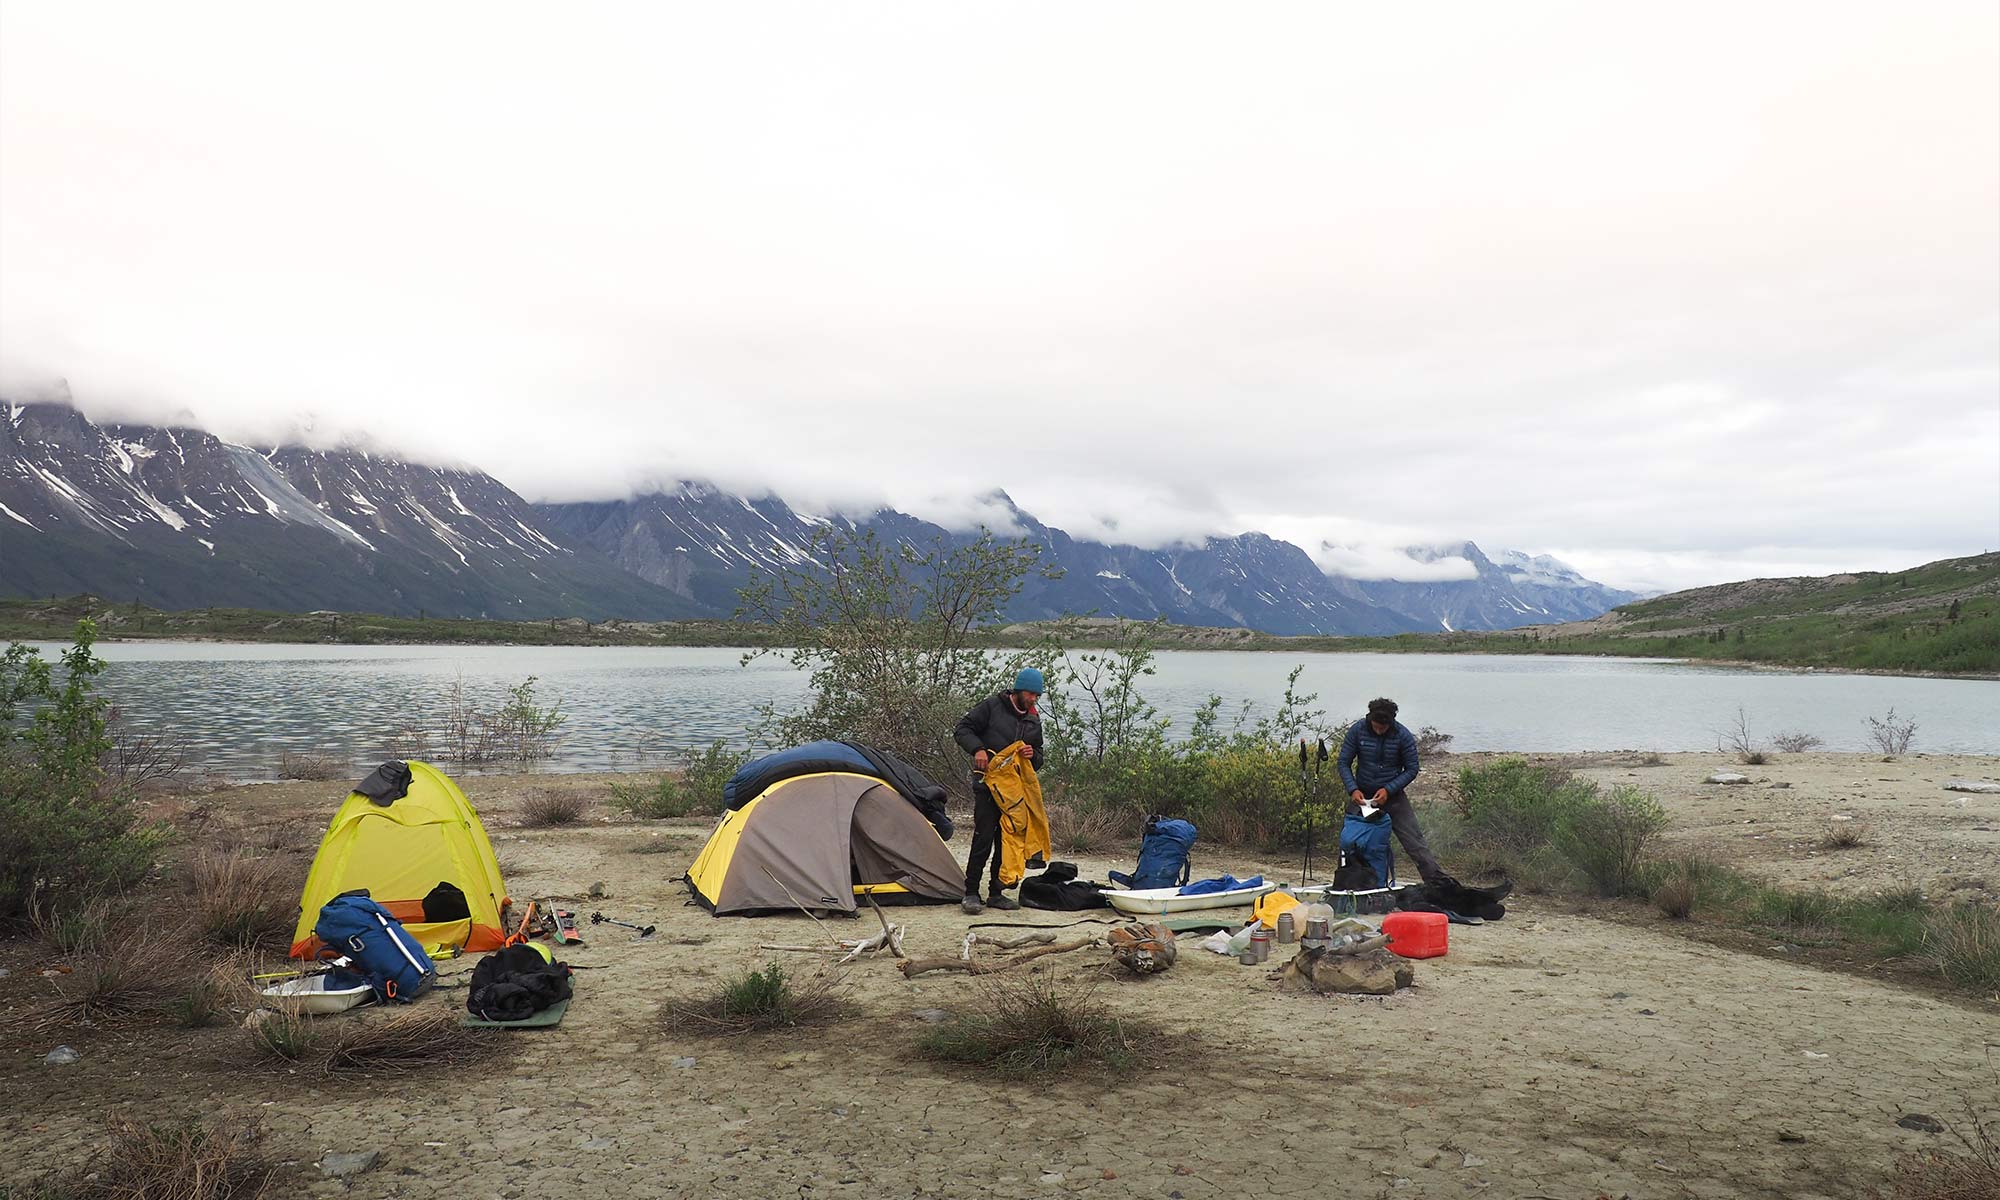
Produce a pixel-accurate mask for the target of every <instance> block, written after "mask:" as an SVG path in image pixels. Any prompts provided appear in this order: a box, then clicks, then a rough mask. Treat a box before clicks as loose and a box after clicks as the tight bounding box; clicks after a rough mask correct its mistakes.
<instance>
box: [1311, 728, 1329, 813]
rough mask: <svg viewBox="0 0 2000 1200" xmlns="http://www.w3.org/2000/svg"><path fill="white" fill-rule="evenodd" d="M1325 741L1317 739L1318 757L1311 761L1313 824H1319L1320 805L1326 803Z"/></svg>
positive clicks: (1326, 757)
mask: <svg viewBox="0 0 2000 1200" xmlns="http://www.w3.org/2000/svg"><path fill="white" fill-rule="evenodd" d="M1329 757H1330V756H1329V755H1328V754H1327V752H1326V739H1325V738H1321V739H1319V756H1318V757H1317V758H1315V759H1314V760H1313V823H1314V824H1315V825H1317V824H1318V823H1319V810H1320V805H1321V804H1323V803H1325V801H1326V760H1327V759H1328V758H1329Z"/></svg>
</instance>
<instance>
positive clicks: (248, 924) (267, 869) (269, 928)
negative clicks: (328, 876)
mask: <svg viewBox="0 0 2000 1200" xmlns="http://www.w3.org/2000/svg"><path fill="white" fill-rule="evenodd" d="M297 875H298V871H297V868H296V866H295V865H294V864H292V863H288V862H285V861H283V860H282V859H276V858H251V857H248V856H247V855H245V854H244V853H243V852H242V851H240V850H231V851H228V852H226V853H224V852H215V851H209V852H205V853H202V854H199V855H197V856H196V857H195V859H194V861H193V863H192V864H191V865H190V866H189V869H188V891H189V894H190V895H191V896H192V897H193V899H194V910H195V913H196V918H197V920H198V921H199V922H200V924H201V932H202V935H203V936H205V937H206V938H208V940H209V941H211V942H214V943H216V944H217V945H221V946H230V947H234V948H237V949H253V948H255V947H257V946H259V945H265V944H270V943H275V942H277V941H279V940H283V941H285V942H286V943H288V944H289V942H290V941H291V935H292V925H293V921H294V919H295V918H296V917H297V916H298V893H299V887H300V886H301V884H302V882H303V881H302V880H300V879H299V878H297Z"/></svg>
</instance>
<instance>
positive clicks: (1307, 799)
mask: <svg viewBox="0 0 2000 1200" xmlns="http://www.w3.org/2000/svg"><path fill="white" fill-rule="evenodd" d="M1299 799H1300V800H1301V801H1302V802H1303V806H1304V808H1305V810H1306V861H1305V863H1304V864H1303V865H1302V866H1301V867H1300V868H1299V882H1300V883H1301V884H1303V883H1304V882H1305V881H1306V880H1308V879H1311V878H1312V871H1313V826H1315V825H1317V824H1318V823H1319V814H1318V812H1317V810H1315V809H1314V808H1313V801H1314V796H1313V794H1312V789H1311V787H1310V785H1309V784H1308V783H1307V782H1306V740H1305V739H1304V738H1300V739H1299Z"/></svg>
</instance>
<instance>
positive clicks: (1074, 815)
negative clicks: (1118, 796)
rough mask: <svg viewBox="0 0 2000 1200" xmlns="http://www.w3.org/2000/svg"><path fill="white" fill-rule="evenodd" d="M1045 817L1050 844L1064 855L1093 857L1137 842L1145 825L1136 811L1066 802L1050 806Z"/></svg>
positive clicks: (1142, 816) (1061, 801)
mask: <svg viewBox="0 0 2000 1200" xmlns="http://www.w3.org/2000/svg"><path fill="white" fill-rule="evenodd" d="M1048 814H1049V841H1050V842H1051V843H1053V844H1054V846H1055V848H1056V850H1057V851H1058V852H1060V853H1063V854H1092V853H1095V852H1097V851H1099V850H1104V849H1107V848H1111V847H1119V846H1125V845H1127V844H1130V843H1134V842H1137V841H1138V840H1139V836H1140V833H1141V831H1142V830H1143V829H1144V827H1145V824H1146V818H1145V815H1144V814H1143V813H1140V812H1138V811H1137V810H1131V809H1124V808H1119V807H1115V806H1112V805H1098V806H1095V807H1087V806H1084V805H1081V804H1077V803H1075V802H1073V801H1067V800H1059V801H1056V802H1054V803H1052V804H1050V805H1049V806H1048Z"/></svg>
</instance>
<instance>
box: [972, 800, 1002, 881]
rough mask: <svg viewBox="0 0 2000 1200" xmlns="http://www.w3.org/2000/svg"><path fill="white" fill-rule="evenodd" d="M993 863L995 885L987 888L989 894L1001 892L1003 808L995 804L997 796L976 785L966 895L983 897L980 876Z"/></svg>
mask: <svg viewBox="0 0 2000 1200" xmlns="http://www.w3.org/2000/svg"><path fill="white" fill-rule="evenodd" d="M989 857H990V858H991V859H992V860H993V882H992V883H990V884H989V885H987V892H988V893H989V894H991V893H993V892H998V891H999V890H1000V805H999V804H997V803H995V802H994V799H993V793H992V792H989V791H987V790H986V785H985V784H983V783H975V784H973V785H972V857H971V858H970V859H968V860H966V864H965V894H966V895H968V896H977V895H978V894H979V876H980V875H981V874H982V873H984V872H985V870H986V860H987V859H988V858H989Z"/></svg>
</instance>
